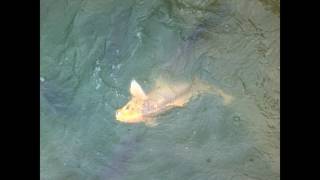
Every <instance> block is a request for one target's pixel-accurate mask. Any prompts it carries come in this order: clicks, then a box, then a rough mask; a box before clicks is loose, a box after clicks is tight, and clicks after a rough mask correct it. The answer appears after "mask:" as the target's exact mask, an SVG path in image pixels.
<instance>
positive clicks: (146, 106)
mask: <svg viewBox="0 0 320 180" xmlns="http://www.w3.org/2000/svg"><path fill="white" fill-rule="evenodd" d="M199 93H213V94H215V95H218V96H221V97H222V98H223V101H224V104H229V103H230V102H231V101H232V99H233V97H232V96H230V95H228V94H226V93H225V92H223V91H222V90H221V89H218V88H216V87H214V86H213V85H208V84H207V83H204V82H202V81H201V80H199V79H194V80H193V81H192V83H186V82H169V81H165V80H163V79H162V78H159V79H158V80H157V81H156V83H155V86H154V88H153V89H152V90H151V91H150V92H149V93H145V92H144V90H143V89H142V88H141V86H140V85H139V84H138V83H137V82H136V81H135V80H132V81H131V85H130V94H131V96H132V97H131V100H130V101H129V102H128V103H127V104H126V105H125V106H123V107H122V108H120V109H118V110H117V111H116V119H117V120H118V121H120V122H124V123H141V122H143V123H145V124H146V125H147V126H155V125H157V123H156V122H155V118H156V117H157V115H159V114H161V113H163V112H166V111H167V110H170V109H172V108H175V107H183V106H184V105H186V104H187V103H188V101H189V100H190V98H191V97H193V96H195V95H197V94H199Z"/></svg>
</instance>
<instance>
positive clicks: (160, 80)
mask: <svg viewBox="0 0 320 180" xmlns="http://www.w3.org/2000/svg"><path fill="white" fill-rule="evenodd" d="M155 86H156V88H160V87H162V88H163V87H166V86H168V82H166V81H165V80H164V78H163V77H161V76H160V77H159V78H158V79H157V80H156V84H155Z"/></svg>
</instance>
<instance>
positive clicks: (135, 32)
mask: <svg viewBox="0 0 320 180" xmlns="http://www.w3.org/2000/svg"><path fill="white" fill-rule="evenodd" d="M40 3H41V21H40V28H41V31H40V32H41V34H40V40H41V41H40V43H41V49H40V54H41V62H40V65H41V66H40V75H41V77H40V100H41V102H40V103H41V105H40V108H41V109H40V113H41V114H40V117H41V122H40V124H41V129H40V148H41V149H40V152H41V153H40V163H41V164H40V176H41V179H43V180H60V179H61V180H65V179H67V180H73V179H74V180H82V179H88V180H91V179H94V180H95V179H97V180H98V179H103V180H104V179H105V180H109V179H110V180H114V179H116V180H177V179H190V180H224V179H232V180H240V179H241V180H242V179H246V180H248V179H252V180H253V179H259V180H271V179H272V180H273V179H280V177H279V176H280V167H279V163H280V160H279V159H280V158H279V156H280V153H279V148H280V147H279V146H280V143H279V141H280V137H279V136H280V123H279V122H280V112H279V111H280V105H279V104H280V95H279V93H280V84H279V82H280V78H279V76H280V75H279V71H280V62H279V58H280V52H279V51H280V50H279V48H280V47H279V41H280V40H279V34H280V33H279V30H280V24H279V21H280V20H279V13H280V12H279V6H280V5H279V1H272V0H270V1H267V0H261V1H258V0H241V1H236V0H227V1H223V0H221V1H218V0H211V1H209V0H208V1H204V0H200V1H196V3H195V2H194V1H191V0H189V1H186V0H185V1H183V0H163V1H160V0H140V1H138V0H136V1H133V0H121V1H119V0H118V1H116V0H113V1H112V0H90V1H84V0H82V1H80V0H41V2H40ZM202 22H206V26H205V32H204V33H203V34H201V36H199V37H198V38H197V40H195V41H188V40H187V39H188V37H190V35H191V34H192V33H193V32H194V31H195V29H196V27H197V25H199V24H201V23H202ZM190 42H191V44H192V48H188V49H187V50H185V51H184V50H182V51H180V52H182V53H180V54H179V49H180V50H181V49H184V48H183V47H184V45H185V44H189V43H190ZM165 64H169V65H170V67H171V68H170V70H171V73H173V74H178V75H179V76H183V77H186V76H190V77H194V76H197V77H200V78H201V79H203V80H206V81H207V82H209V83H211V84H214V85H216V86H218V87H219V88H221V89H222V90H223V91H225V92H228V93H229V94H231V95H232V96H233V97H234V101H233V102H232V103H231V104H230V105H224V104H223V103H222V100H221V98H220V97H217V96H214V95H208V94H203V95H200V96H197V97H195V98H193V99H192V100H191V101H190V102H189V104H188V105H187V106H185V107H184V108H180V109H173V110H171V111H169V112H167V113H165V114H163V115H162V116H160V117H158V119H157V121H158V123H159V125H158V126H156V127H153V128H150V127H146V126H145V125H144V124H136V125H128V124H121V123H119V122H117V121H116V120H115V117H114V115H115V114H114V113H115V110H116V109H117V108H119V107H121V106H122V105H124V103H126V102H127V101H128V99H129V98H130V95H129V92H128V87H129V84H130V81H131V79H132V78H134V79H136V80H137V81H138V82H139V83H140V84H141V85H142V86H143V87H144V88H145V89H147V90H149V89H150V88H151V86H152V84H153V83H154V80H155V78H156V77H157V75H158V74H159V72H161V69H163V68H164V67H165V66H164V65H165ZM180 64H182V65H185V66H186V68H181V67H184V66H182V65H180ZM173 67H174V68H173ZM180 72H183V73H180ZM172 78H176V77H172ZM179 78H181V77H179Z"/></svg>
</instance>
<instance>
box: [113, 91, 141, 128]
mask: <svg viewBox="0 0 320 180" xmlns="http://www.w3.org/2000/svg"><path fill="white" fill-rule="evenodd" d="M142 108H143V101H141V99H138V98H134V97H133V98H132V99H131V100H130V101H129V102H128V103H127V104H126V105H124V106H123V107H122V108H120V109H118V110H117V111H116V119H117V120H118V121H120V122H124V123H138V122H141V121H142V120H143V113H142Z"/></svg>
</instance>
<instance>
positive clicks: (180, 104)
mask: <svg viewBox="0 0 320 180" xmlns="http://www.w3.org/2000/svg"><path fill="white" fill-rule="evenodd" d="M187 102H188V99H185V98H181V99H176V100H174V101H173V102H172V103H170V104H168V105H167V106H176V107H183V106H184V105H185V104H186V103H187Z"/></svg>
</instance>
